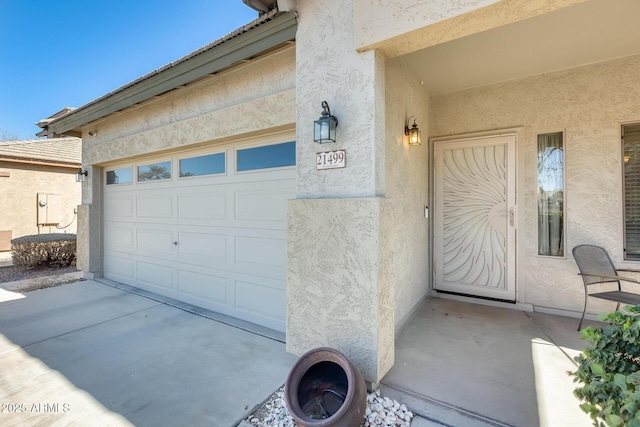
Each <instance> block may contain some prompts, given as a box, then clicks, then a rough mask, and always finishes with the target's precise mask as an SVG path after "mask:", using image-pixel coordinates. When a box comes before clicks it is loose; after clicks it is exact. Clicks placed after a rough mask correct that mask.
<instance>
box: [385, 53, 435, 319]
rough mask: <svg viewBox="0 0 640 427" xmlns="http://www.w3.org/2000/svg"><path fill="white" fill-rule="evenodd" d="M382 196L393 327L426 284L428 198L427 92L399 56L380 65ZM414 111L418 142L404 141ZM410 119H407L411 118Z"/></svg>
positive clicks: (418, 299) (424, 291)
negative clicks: (387, 214)
mask: <svg viewBox="0 0 640 427" xmlns="http://www.w3.org/2000/svg"><path fill="white" fill-rule="evenodd" d="M385 112H386V114H385V124H386V126H385V140H386V143H385V155H386V158H385V162H386V163H385V190H386V191H385V198H386V199H387V203H388V208H389V212H390V214H391V217H392V218H391V219H390V220H389V221H388V222H386V224H387V225H388V228H387V229H385V230H384V235H385V236H386V237H387V238H388V239H389V248H388V251H387V252H386V253H385V254H384V256H385V257H387V258H390V259H391V260H392V261H391V262H389V266H388V268H389V269H390V271H389V274H390V275H391V277H392V282H393V284H394V295H395V298H394V300H395V301H394V306H395V309H394V314H395V316H394V317H395V328H396V330H398V329H399V328H401V327H402V325H404V323H405V322H406V321H407V320H408V316H410V315H411V313H412V311H413V309H414V308H415V306H416V305H417V304H419V303H420V302H421V300H422V299H423V298H424V297H425V295H426V294H427V292H428V290H429V264H430V263H429V251H428V248H429V241H428V232H429V229H428V225H429V221H428V219H427V218H425V215H424V208H425V206H427V205H428V200H429V193H428V191H429V186H428V185H429V178H428V170H429V169H428V160H429V158H428V152H429V144H428V129H429V95H428V94H427V93H426V91H425V90H424V88H423V86H422V85H421V84H420V82H419V81H417V80H416V79H415V78H414V77H413V76H412V75H411V74H410V73H409V71H408V69H407V67H406V66H405V65H404V64H403V61H402V60H400V59H392V60H389V61H387V64H386V71H385ZM411 116H415V117H416V124H418V126H419V127H420V129H422V138H423V143H422V145H421V146H409V143H408V140H407V137H406V136H405V135H404V127H405V124H406V123H407V119H408V118H409V117H411ZM411 123H413V120H412V121H411Z"/></svg>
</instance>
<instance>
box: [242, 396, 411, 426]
mask: <svg viewBox="0 0 640 427" xmlns="http://www.w3.org/2000/svg"><path fill="white" fill-rule="evenodd" d="M412 419H413V412H411V411H410V410H409V409H408V408H407V407H406V406H405V405H404V404H400V403H398V402H397V401H395V400H393V399H389V398H388V397H384V396H380V390H374V391H373V392H372V393H369V394H368V395H367V408H366V412H365V419H364V420H363V421H364V424H363V426H364V427H373V426H384V427H409V426H410V425H411V420H412ZM240 426H245V427H248V426H252V427H295V423H294V422H293V418H291V415H289V411H288V410H287V405H286V403H285V400H284V387H281V388H280V389H279V390H278V391H276V392H275V393H274V394H272V395H271V396H270V397H269V399H267V401H266V402H265V403H264V404H263V405H262V406H260V408H258V409H257V410H256V411H255V412H254V413H253V414H251V415H250V416H249V417H248V418H247V419H246V420H244V421H243V423H241V424H240Z"/></svg>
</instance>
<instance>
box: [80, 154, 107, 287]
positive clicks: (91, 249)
mask: <svg viewBox="0 0 640 427" xmlns="http://www.w3.org/2000/svg"><path fill="white" fill-rule="evenodd" d="M87 169H88V171H89V174H88V175H87V179H86V181H85V182H84V183H83V184H82V204H81V205H79V206H78V232H77V236H78V239H77V253H76V255H77V258H78V259H77V268H78V269H79V270H82V271H83V272H84V275H85V277H89V278H93V277H101V276H102V226H101V223H100V221H101V219H100V218H101V214H102V206H101V203H100V201H101V198H100V190H101V185H102V168H101V167H98V166H91V167H88V168H87Z"/></svg>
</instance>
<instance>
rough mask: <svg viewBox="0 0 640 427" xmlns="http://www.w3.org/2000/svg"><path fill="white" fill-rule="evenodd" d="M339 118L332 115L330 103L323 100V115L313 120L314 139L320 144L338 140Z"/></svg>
mask: <svg viewBox="0 0 640 427" xmlns="http://www.w3.org/2000/svg"><path fill="white" fill-rule="evenodd" d="M337 127H338V119H336V117H335V116H332V115H331V110H330V109H329V104H327V101H322V116H321V117H320V118H319V119H318V120H316V121H314V122H313V140H314V141H315V142H317V143H318V144H324V143H327V142H336V128H337Z"/></svg>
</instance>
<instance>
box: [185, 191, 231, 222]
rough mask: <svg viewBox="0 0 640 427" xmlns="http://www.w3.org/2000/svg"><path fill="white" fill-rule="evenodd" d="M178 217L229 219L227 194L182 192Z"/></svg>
mask: <svg viewBox="0 0 640 427" xmlns="http://www.w3.org/2000/svg"><path fill="white" fill-rule="evenodd" d="M178 217H179V218H181V219H217V220H226V219H228V218H227V217H228V214H227V194H226V193H224V192H218V193H207V192H199V193H193V194H180V195H179V196H178Z"/></svg>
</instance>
